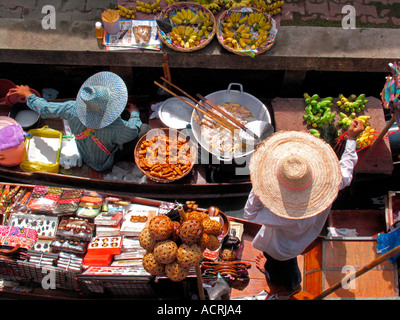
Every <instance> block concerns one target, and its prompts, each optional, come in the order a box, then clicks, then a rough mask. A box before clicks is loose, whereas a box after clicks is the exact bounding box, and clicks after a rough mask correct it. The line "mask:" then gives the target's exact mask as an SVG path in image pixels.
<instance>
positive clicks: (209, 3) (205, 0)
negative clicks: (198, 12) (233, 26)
mask: <svg viewBox="0 0 400 320" xmlns="http://www.w3.org/2000/svg"><path fill="white" fill-rule="evenodd" d="M194 2H196V3H199V4H201V5H202V6H204V7H206V8H207V9H208V10H210V11H211V12H212V13H213V14H216V13H218V12H220V11H221V9H222V7H223V6H224V1H223V0H195V1H194Z"/></svg>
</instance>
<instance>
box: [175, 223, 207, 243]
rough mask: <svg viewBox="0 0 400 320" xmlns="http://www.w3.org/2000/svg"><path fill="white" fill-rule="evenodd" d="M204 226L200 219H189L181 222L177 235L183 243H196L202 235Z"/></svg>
mask: <svg viewBox="0 0 400 320" xmlns="http://www.w3.org/2000/svg"><path fill="white" fill-rule="evenodd" d="M203 232H204V228H203V225H202V223H201V222H200V221H198V220H195V219H189V220H185V221H184V222H182V224H181V227H180V228H179V237H180V238H181V240H182V241H183V242H184V243H187V244H194V243H197V242H198V241H199V240H200V239H201V236H202V235H203Z"/></svg>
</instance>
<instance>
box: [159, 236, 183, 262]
mask: <svg viewBox="0 0 400 320" xmlns="http://www.w3.org/2000/svg"><path fill="white" fill-rule="evenodd" d="M177 251H178V246H177V245H176V243H175V242H174V241H172V240H163V241H160V242H157V244H156V245H155V247H154V252H153V254H154V258H155V259H156V261H157V262H159V263H163V264H168V263H172V262H174V261H175V259H176V253H177Z"/></svg>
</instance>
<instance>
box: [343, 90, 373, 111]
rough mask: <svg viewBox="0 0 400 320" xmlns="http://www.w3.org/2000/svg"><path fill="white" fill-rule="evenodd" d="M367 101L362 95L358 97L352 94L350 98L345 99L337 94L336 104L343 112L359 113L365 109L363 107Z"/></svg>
mask: <svg viewBox="0 0 400 320" xmlns="http://www.w3.org/2000/svg"><path fill="white" fill-rule="evenodd" d="M367 102H368V100H366V99H365V94H364V93H362V94H360V95H359V96H356V95H355V94H352V95H351V96H350V97H348V98H346V97H345V96H344V95H343V94H339V100H338V101H337V102H336V103H337V105H338V107H340V109H342V110H344V111H345V112H356V113H358V112H360V111H363V110H364V109H365V105H366V104H367Z"/></svg>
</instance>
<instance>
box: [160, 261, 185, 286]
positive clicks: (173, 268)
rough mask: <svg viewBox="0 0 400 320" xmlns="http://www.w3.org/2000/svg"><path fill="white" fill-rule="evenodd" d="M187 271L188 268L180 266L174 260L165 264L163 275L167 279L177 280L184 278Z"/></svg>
mask: <svg viewBox="0 0 400 320" xmlns="http://www.w3.org/2000/svg"><path fill="white" fill-rule="evenodd" d="M188 273H189V268H187V267H184V266H182V265H181V264H180V263H178V262H177V261H174V262H172V263H170V264H167V265H166V266H165V275H166V276H167V277H168V279H170V280H172V281H174V282H178V281H182V280H184V279H186V277H187V275H188Z"/></svg>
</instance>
